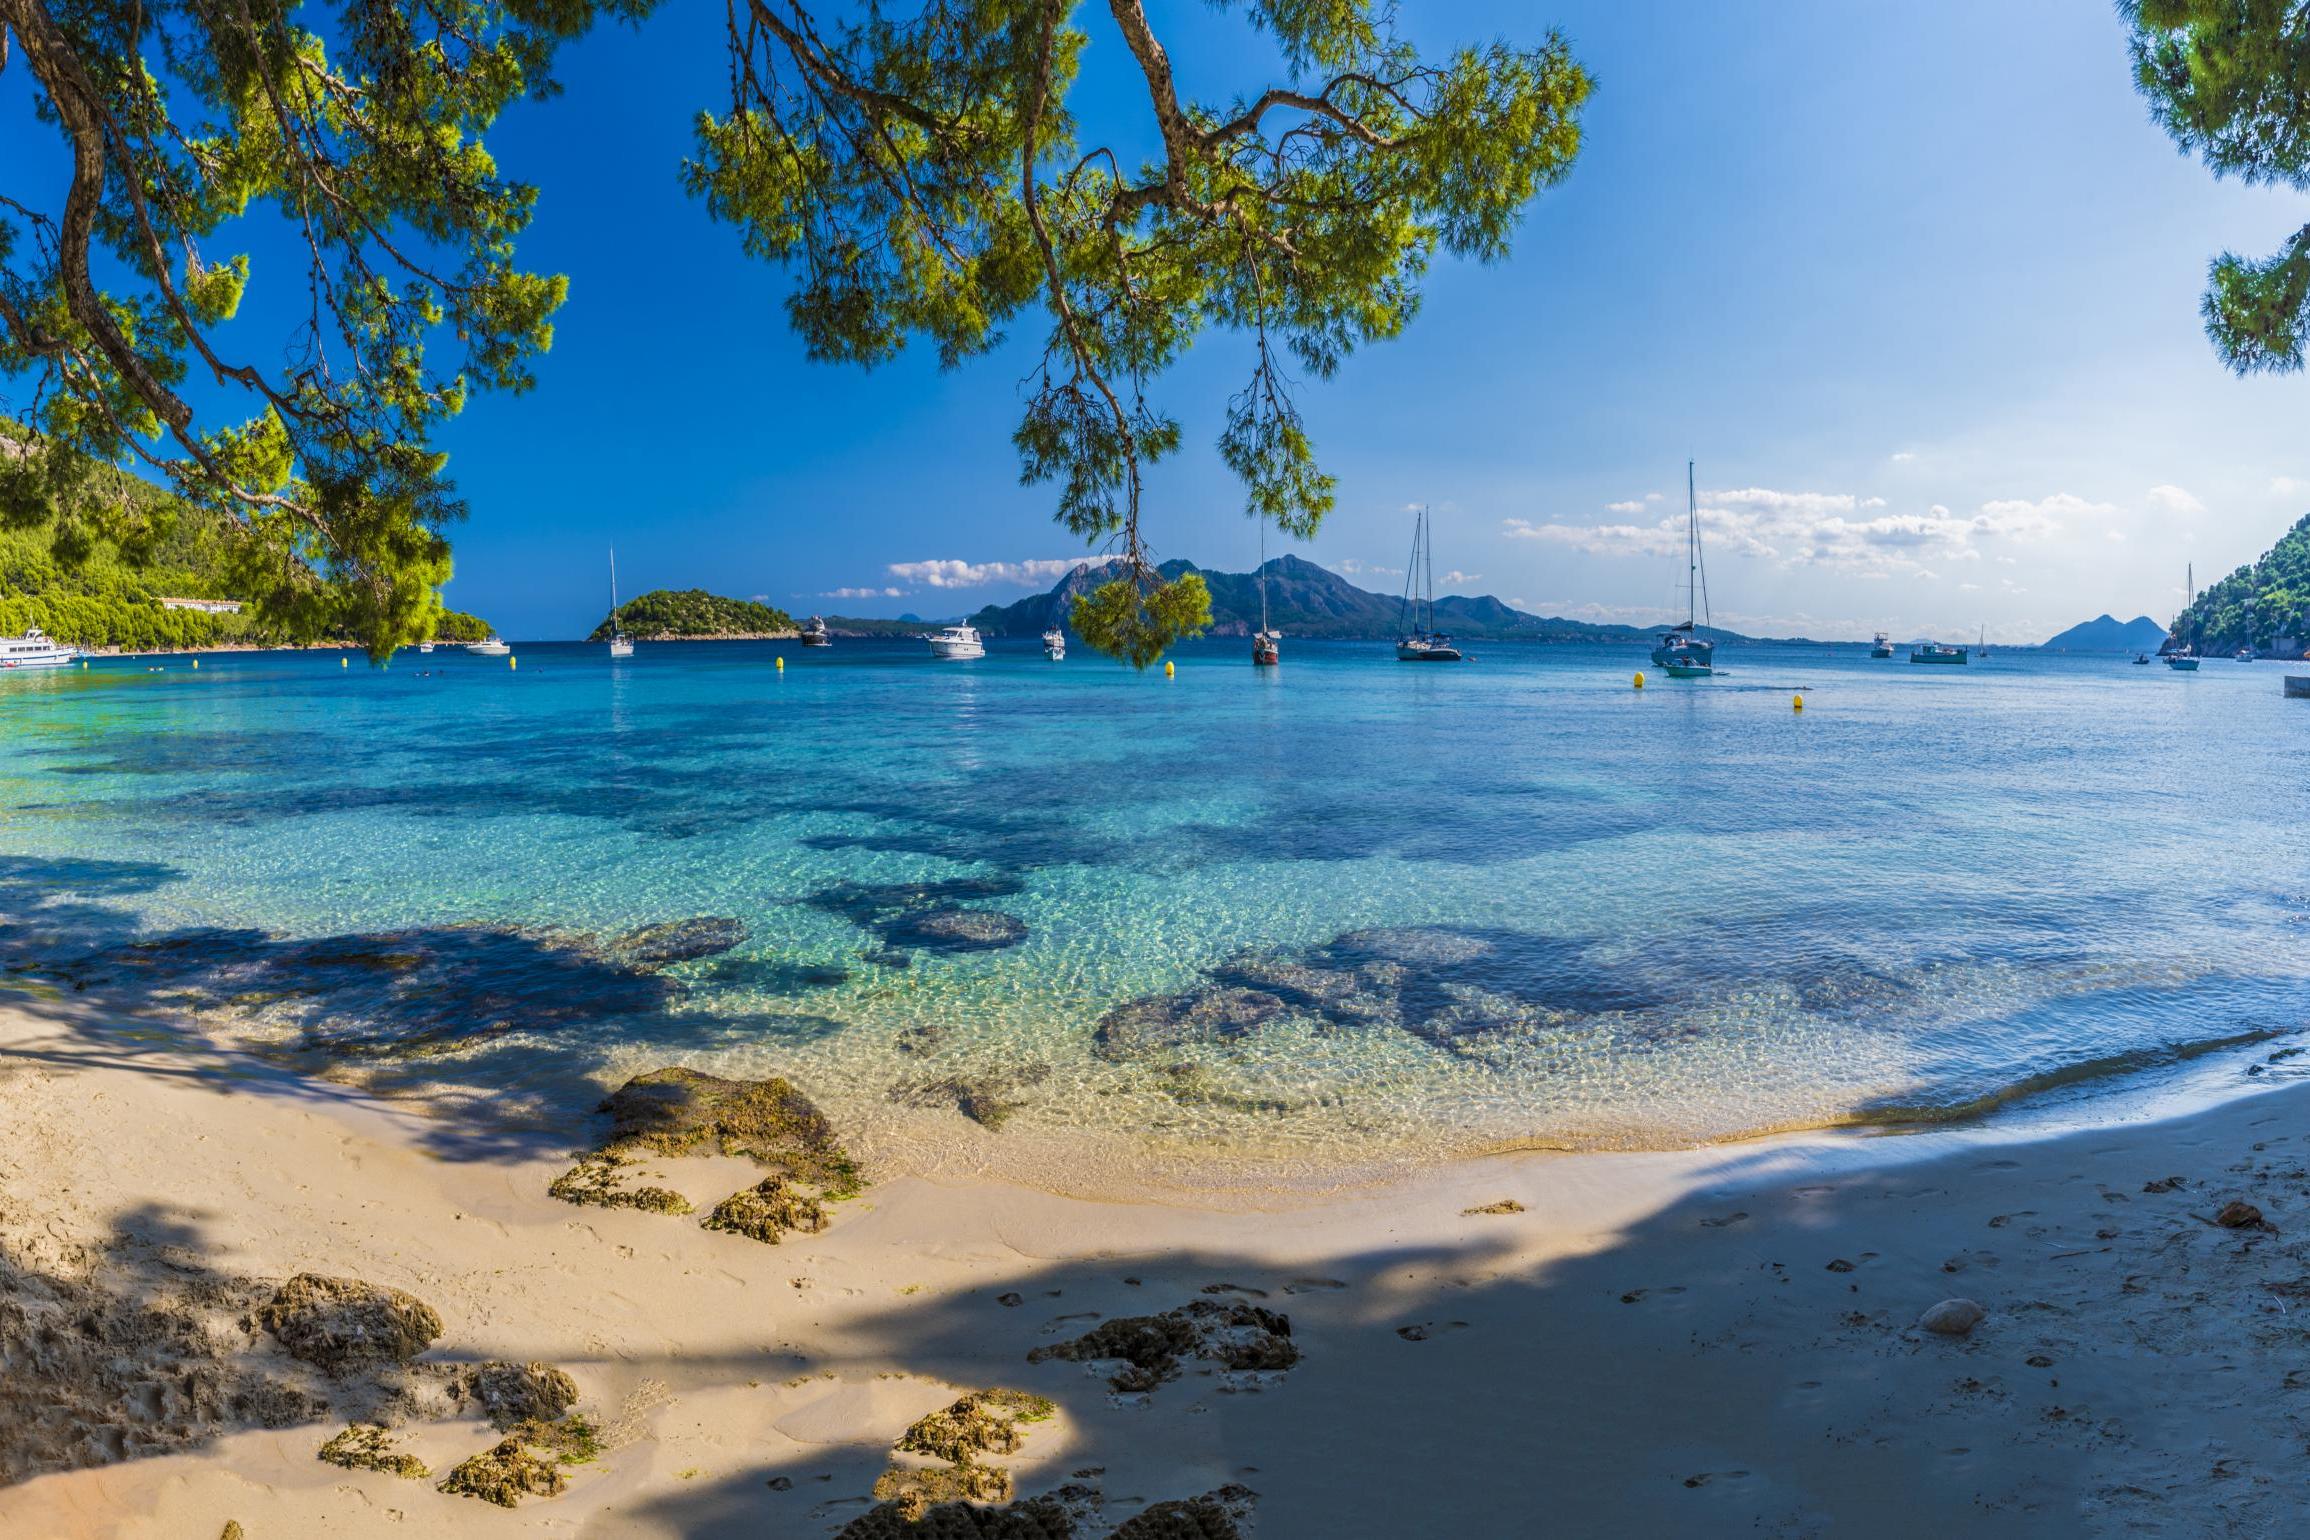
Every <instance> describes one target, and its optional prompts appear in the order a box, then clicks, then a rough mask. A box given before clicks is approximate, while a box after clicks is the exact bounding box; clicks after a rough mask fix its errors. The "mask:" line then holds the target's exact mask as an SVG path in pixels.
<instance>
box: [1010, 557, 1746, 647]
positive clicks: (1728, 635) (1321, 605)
mask: <svg viewBox="0 0 2310 1540" xmlns="http://www.w3.org/2000/svg"><path fill="white" fill-rule="evenodd" d="M1159 570H1160V571H1161V572H1162V574H1163V576H1164V577H1165V578H1167V579H1168V578H1176V577H1178V576H1179V575H1180V574H1181V573H1184V572H1197V573H1201V574H1202V577H1203V581H1204V583H1205V584H1206V585H1207V586H1208V587H1209V588H1210V590H1211V628H1210V632H1209V634H1210V635H1213V636H1249V635H1250V634H1251V633H1252V632H1253V631H1256V630H1257V629H1258V628H1259V577H1260V573H1265V574H1266V577H1267V618H1268V621H1269V623H1270V624H1271V625H1273V626H1274V627H1275V628H1276V629H1277V630H1278V631H1281V632H1282V633H1283V634H1284V635H1286V636H1299V637H1329V638H1336V639H1340V640H1372V639H1376V638H1382V637H1392V636H1395V635H1397V634H1399V633H1400V632H1401V631H1402V630H1403V629H1404V619H1403V600H1402V599H1401V598H1400V597H1399V596H1398V595H1395V594H1375V593H1371V592H1368V591H1366V590H1364V589H1361V588H1358V587H1356V586H1355V585H1354V584H1353V583H1350V582H1349V581H1348V580H1347V579H1346V578H1344V577H1341V576H1340V575H1339V574H1338V573H1336V572H1333V571H1332V570H1330V569H1329V568H1327V567H1319V566H1317V565H1316V564H1315V563H1314V562H1311V561H1309V560H1307V559H1306V558H1305V557H1300V556H1278V557H1276V558H1275V559H1274V560H1272V561H1270V562H1268V563H1267V564H1266V565H1265V566H1263V567H1262V568H1260V569H1259V572H1211V571H1206V570H1205V569H1203V568H1201V567H1198V566H1196V565H1195V564H1194V563H1193V562H1188V561H1167V562H1165V563H1164V564H1163V565H1162V567H1161V568H1160V569H1159ZM1107 577H1108V563H1106V562H1079V563H1077V564H1076V566H1075V567H1074V569H1073V570H1072V571H1070V572H1069V573H1068V574H1067V575H1066V576H1065V577H1063V578H1061V579H1059V581H1058V582H1057V583H1056V584H1055V585H1053V587H1052V588H1051V590H1050V592H1048V593H1043V594H1037V595H1035V596H1034V597H1032V598H1027V599H1021V600H1019V601H1018V602H1017V603H1016V604H990V605H988V606H987V607H986V608H984V609H982V610H980V611H979V612H978V613H977V614H976V615H973V616H972V617H971V624H972V625H974V626H976V627H978V629H979V630H980V632H981V633H983V634H985V635H988V636H1039V635H1041V634H1042V633H1043V631H1044V630H1045V629H1047V628H1048V627H1049V626H1051V625H1052V624H1053V623H1054V622H1056V623H1059V624H1065V623H1066V620H1067V616H1068V612H1069V610H1070V609H1071V607H1072V605H1073V602H1074V599H1075V596H1076V595H1077V594H1083V593H1088V592H1090V591H1091V590H1092V589H1094V588H1097V587H1098V586H1099V585H1100V584H1101V583H1103V582H1105V581H1107ZM1436 629H1437V630H1439V631H1444V632H1448V633H1450V634H1451V635H1453V636H1456V637H1460V638H1463V639H1466V640H1470V641H1498V640H1517V641H1534V642H1633V641H1646V640H1649V639H1650V638H1652V637H1653V636H1655V635H1657V634H1658V628H1657V627H1655V628H1652V629H1645V628H1643V627H1638V626H1622V625H1593V624H1590V623H1589V622H1587V621H1581V620H1558V619H1550V618H1548V617H1545V616H1541V615H1531V614H1527V613H1525V612H1524V611H1522V610H1519V609H1515V608H1512V607H1511V606H1509V605H1507V604H1504V603H1502V602H1501V601H1500V600H1498V599H1495V598H1493V597H1491V596H1490V595H1489V594H1487V595H1484V596H1483V597H1481V598H1468V597H1466V596H1465V595H1461V594H1451V595H1447V596H1446V597H1444V598H1441V599H1438V600H1437V601H1436ZM1701 634H1702V635H1703V636H1710V637H1715V638H1717V639H1719V640H1722V641H1729V642H1739V641H1747V640H1749V638H1747V637H1743V636H1740V635H1738V634H1737V633H1735V632H1731V631H1723V630H1712V629H1710V628H1708V627H1705V626H1704V627H1702V628H1701Z"/></svg>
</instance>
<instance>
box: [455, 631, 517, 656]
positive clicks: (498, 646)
mask: <svg viewBox="0 0 2310 1540" xmlns="http://www.w3.org/2000/svg"><path fill="white" fill-rule="evenodd" d="M465 650H466V651H467V652H478V653H480V654H481V655H482V656H483V657H485V658H502V657H504V656H505V655H506V654H507V653H509V652H511V651H513V649H512V648H511V647H509V646H507V645H506V644H505V642H504V641H502V640H501V639H499V638H498V637H496V636H494V635H491V636H485V637H483V638H482V639H481V640H480V641H478V642H467V643H466V644H465Z"/></svg>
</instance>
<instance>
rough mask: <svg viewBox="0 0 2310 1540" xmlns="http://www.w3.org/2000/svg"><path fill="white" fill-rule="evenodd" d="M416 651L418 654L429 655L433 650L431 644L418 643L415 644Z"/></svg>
mask: <svg viewBox="0 0 2310 1540" xmlns="http://www.w3.org/2000/svg"><path fill="white" fill-rule="evenodd" d="M417 650H418V651H419V652H424V653H429V652H431V651H432V650H433V644H432V643H431V642H419V643H418V644H417Z"/></svg>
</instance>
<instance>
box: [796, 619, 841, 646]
mask: <svg viewBox="0 0 2310 1540" xmlns="http://www.w3.org/2000/svg"><path fill="white" fill-rule="evenodd" d="M802 645H803V646H805V647H831V646H833V645H834V633H833V632H831V631H829V630H827V629H826V617H825V616H823V615H813V616H811V617H810V619H809V622H808V623H807V624H805V625H804V626H803V627H802Z"/></svg>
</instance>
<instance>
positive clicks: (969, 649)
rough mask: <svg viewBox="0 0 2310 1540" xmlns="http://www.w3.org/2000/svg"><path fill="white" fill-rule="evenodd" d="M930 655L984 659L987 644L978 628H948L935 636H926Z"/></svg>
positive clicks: (966, 626) (925, 639) (961, 626)
mask: <svg viewBox="0 0 2310 1540" xmlns="http://www.w3.org/2000/svg"><path fill="white" fill-rule="evenodd" d="M923 640H924V641H926V642H928V643H930V655H931V656H932V657H934V658H983V657H985V656H986V655H987V644H986V643H985V642H984V641H982V640H981V639H980V638H979V634H978V631H977V629H976V628H974V627H972V626H969V625H959V626H948V627H947V628H946V629H945V630H943V631H941V632H939V633H938V634H937V635H935V636H926V637H924V638H923Z"/></svg>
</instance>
